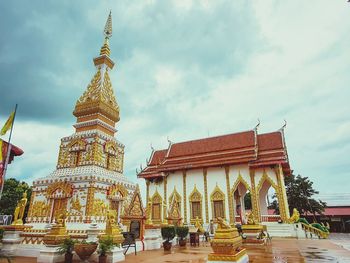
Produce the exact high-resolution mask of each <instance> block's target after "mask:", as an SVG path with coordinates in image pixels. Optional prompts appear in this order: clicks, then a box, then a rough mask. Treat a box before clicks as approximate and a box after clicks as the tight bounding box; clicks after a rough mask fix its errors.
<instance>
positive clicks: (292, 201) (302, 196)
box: [269, 174, 326, 215]
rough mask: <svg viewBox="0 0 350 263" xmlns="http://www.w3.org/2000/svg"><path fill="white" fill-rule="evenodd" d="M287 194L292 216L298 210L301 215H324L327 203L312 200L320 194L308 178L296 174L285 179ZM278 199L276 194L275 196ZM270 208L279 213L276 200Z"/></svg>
mask: <svg viewBox="0 0 350 263" xmlns="http://www.w3.org/2000/svg"><path fill="white" fill-rule="evenodd" d="M284 181H285V186H286V193H287V199H288V205H289V212H290V213H291V214H292V212H293V209H294V208H296V209H297V210H298V211H299V213H300V214H306V213H311V214H313V215H315V214H316V213H317V214H322V213H323V211H324V208H325V207H326V203H325V202H323V201H321V200H316V199H314V198H312V196H313V195H315V194H318V193H319V192H318V191H316V190H315V189H314V188H313V186H312V185H313V182H312V181H311V180H310V179H309V178H308V177H303V176H301V175H297V176H295V175H294V174H292V175H290V176H286V177H285V178H284ZM273 198H276V194H275V195H274V196H273ZM269 208H273V209H275V211H276V212H277V213H279V207H278V203H277V200H276V199H275V200H274V201H273V202H272V203H271V205H270V207H269Z"/></svg>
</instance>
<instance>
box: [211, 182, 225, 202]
mask: <svg viewBox="0 0 350 263" xmlns="http://www.w3.org/2000/svg"><path fill="white" fill-rule="evenodd" d="M210 200H211V201H221V200H225V194H224V192H223V191H221V189H220V188H219V186H218V185H217V184H216V186H215V188H214V190H213V192H212V193H211V195H210Z"/></svg>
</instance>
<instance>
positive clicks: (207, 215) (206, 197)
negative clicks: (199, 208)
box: [203, 169, 209, 223]
mask: <svg viewBox="0 0 350 263" xmlns="http://www.w3.org/2000/svg"><path fill="white" fill-rule="evenodd" d="M203 180H204V205H205V222H206V223H209V205H208V182H207V169H203Z"/></svg>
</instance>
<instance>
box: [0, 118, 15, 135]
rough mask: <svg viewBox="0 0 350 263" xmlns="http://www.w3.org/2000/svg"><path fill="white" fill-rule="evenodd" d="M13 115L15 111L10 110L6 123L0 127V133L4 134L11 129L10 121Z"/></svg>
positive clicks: (11, 121)
mask: <svg viewBox="0 0 350 263" xmlns="http://www.w3.org/2000/svg"><path fill="white" fill-rule="evenodd" d="M14 117H15V112H12V113H11V115H10V117H9V118H8V119H7V121H6V123H5V124H4V126H3V127H2V129H1V131H0V135H5V134H6V132H7V131H8V130H9V129H11V126H12V123H13V119H14Z"/></svg>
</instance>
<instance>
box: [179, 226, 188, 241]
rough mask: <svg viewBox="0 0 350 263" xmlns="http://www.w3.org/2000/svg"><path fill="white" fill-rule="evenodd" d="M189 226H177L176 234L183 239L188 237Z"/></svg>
mask: <svg viewBox="0 0 350 263" xmlns="http://www.w3.org/2000/svg"><path fill="white" fill-rule="evenodd" d="M188 231H189V229H188V227H187V226H179V227H177V228H176V235H177V236H178V237H179V238H180V239H181V240H183V239H184V238H186V237H187V235H188Z"/></svg>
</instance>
